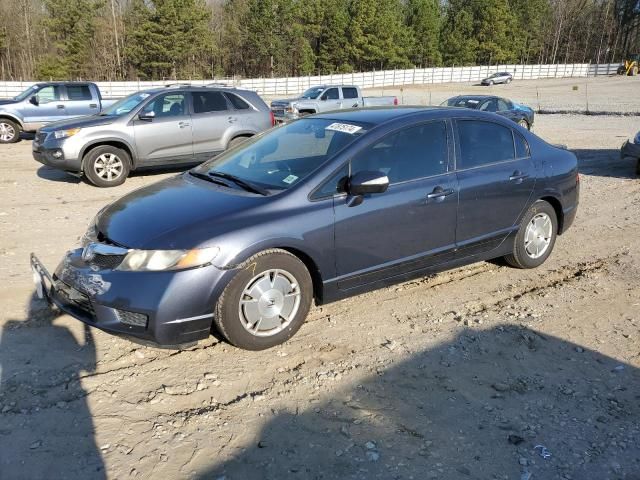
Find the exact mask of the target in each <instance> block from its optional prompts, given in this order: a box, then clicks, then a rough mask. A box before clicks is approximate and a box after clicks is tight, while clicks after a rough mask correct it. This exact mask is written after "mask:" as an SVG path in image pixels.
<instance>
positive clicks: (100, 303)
mask: <svg viewBox="0 0 640 480" xmlns="http://www.w3.org/2000/svg"><path fill="white" fill-rule="evenodd" d="M31 269H32V271H33V276H34V281H35V283H36V292H37V294H38V295H39V296H40V297H41V298H44V299H46V300H47V302H49V303H50V304H52V305H55V306H56V307H58V308H59V309H60V310H61V311H63V312H65V313H67V314H69V315H71V316H72V317H74V318H76V319H78V320H80V321H82V322H84V323H86V324H88V325H91V326H93V327H96V328H99V329H101V330H104V331H106V332H109V333H113V334H116V335H122V336H126V337H133V338H135V339H137V340H139V341H142V342H143V343H149V344H153V345H157V346H162V347H170V348H178V347H180V346H183V345H184V344H189V343H193V342H195V341H198V340H202V339H205V338H207V337H208V336H209V334H210V330H211V324H212V319H213V309H214V306H215V302H216V301H217V298H218V296H219V295H220V294H221V291H222V289H223V287H224V284H225V283H223V278H224V277H225V276H226V275H229V274H230V273H231V272H229V271H224V270H220V269H218V268H216V267H214V266H207V267H202V268H197V269H192V270H184V271H167V272H124V271H117V270H107V269H105V270H100V269H95V268H92V267H91V266H89V265H87V264H86V262H84V260H82V257H81V249H77V250H72V251H70V252H68V253H67V255H66V256H65V258H64V259H63V261H62V262H61V263H60V265H59V266H58V268H57V269H56V270H55V272H54V273H53V274H50V273H49V272H48V271H47V269H46V267H45V266H44V265H43V264H42V262H40V260H39V259H38V258H37V257H36V256H35V255H34V254H31Z"/></svg>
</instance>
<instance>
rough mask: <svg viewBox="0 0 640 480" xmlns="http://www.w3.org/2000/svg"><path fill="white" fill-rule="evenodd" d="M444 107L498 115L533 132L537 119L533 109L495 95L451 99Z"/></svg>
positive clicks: (461, 96) (464, 96)
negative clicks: (469, 109) (534, 122)
mask: <svg viewBox="0 0 640 480" xmlns="http://www.w3.org/2000/svg"><path fill="white" fill-rule="evenodd" d="M442 105H446V106H449V107H463V108H471V109H473V110H479V111H481V112H491V113H497V114H498V115H502V116H503V117H506V118H508V119H509V120H512V121H514V122H516V123H517V124H519V125H520V126H522V127H524V128H526V129H528V130H531V127H533V121H534V118H535V113H534V111H533V109H532V108H531V107H527V106H526V105H522V104H519V103H516V102H513V101H511V100H509V99H506V98H502V97H496V96H493V95H459V96H457V97H452V98H450V99H449V100H447V101H445V102H444V103H443V104H442Z"/></svg>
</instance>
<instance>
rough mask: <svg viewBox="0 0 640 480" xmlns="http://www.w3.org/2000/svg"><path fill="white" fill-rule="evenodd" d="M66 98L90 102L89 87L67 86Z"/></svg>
mask: <svg viewBox="0 0 640 480" xmlns="http://www.w3.org/2000/svg"><path fill="white" fill-rule="evenodd" d="M67 98H68V99H69V100H71V101H74V100H91V89H90V88H89V85H67Z"/></svg>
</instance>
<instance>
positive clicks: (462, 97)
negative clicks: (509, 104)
mask: <svg viewBox="0 0 640 480" xmlns="http://www.w3.org/2000/svg"><path fill="white" fill-rule="evenodd" d="M452 98H455V99H459V100H477V101H478V102H481V101H482V100H489V99H493V98H500V97H497V96H495V95H458V96H456V97H452Z"/></svg>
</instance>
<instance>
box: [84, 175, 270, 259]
mask: <svg viewBox="0 0 640 480" xmlns="http://www.w3.org/2000/svg"><path fill="white" fill-rule="evenodd" d="M268 198H269V197H262V196H255V195H252V194H246V193H245V192H243V191H238V190H235V189H229V188H226V187H222V186H218V185H216V184H212V183H207V182H206V181H203V180H199V179H196V178H194V177H192V176H191V175H189V173H188V172H186V173H184V174H180V175H178V176H175V177H172V178H168V179H166V180H163V181H161V182H158V183H155V184H153V185H149V186H147V187H143V188H140V189H138V190H135V191H133V192H131V193H129V194H128V195H125V196H124V197H122V198H121V199H119V200H117V201H116V202H114V203H112V204H110V205H108V206H107V207H106V208H105V209H104V210H102V211H101V212H100V214H99V215H98V218H97V221H96V225H97V228H98V231H99V232H100V233H101V234H102V235H104V236H105V237H106V238H107V239H108V240H109V241H111V242H114V243H116V244H118V245H121V246H123V247H127V248H140V249H167V250H170V249H190V248H195V247H199V246H213V245H215V243H211V240H212V239H215V237H216V236H217V235H220V234H222V233H225V232H227V231H229V230H232V229H234V228H236V226H237V222H238V219H239V218H240V217H242V218H246V217H248V216H250V215H251V209H252V208H253V207H257V206H260V205H263V204H265V203H266V202H267V201H268Z"/></svg>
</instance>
